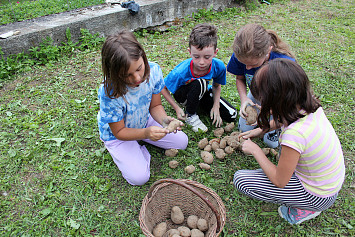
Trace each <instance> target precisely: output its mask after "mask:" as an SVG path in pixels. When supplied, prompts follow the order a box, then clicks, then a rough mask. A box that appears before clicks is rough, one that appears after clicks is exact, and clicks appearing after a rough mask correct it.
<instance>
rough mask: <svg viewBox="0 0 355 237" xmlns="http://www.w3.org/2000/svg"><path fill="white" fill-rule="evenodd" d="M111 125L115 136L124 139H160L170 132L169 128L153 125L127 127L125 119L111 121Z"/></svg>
mask: <svg viewBox="0 0 355 237" xmlns="http://www.w3.org/2000/svg"><path fill="white" fill-rule="evenodd" d="M109 126H110V129H111V131H112V133H113V134H114V135H115V137H116V138H117V139H119V140H122V141H134V140H143V139H150V140H152V141H158V140H160V139H162V138H163V137H164V136H165V135H166V134H167V133H168V132H169V131H168V130H167V129H165V128H161V127H157V126H151V127H147V128H127V127H126V126H125V124H124V121H123V119H122V120H121V121H119V122H115V123H109Z"/></svg>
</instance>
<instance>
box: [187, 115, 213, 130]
mask: <svg viewBox="0 0 355 237" xmlns="http://www.w3.org/2000/svg"><path fill="white" fill-rule="evenodd" d="M186 123H187V124H188V125H191V126H192V131H194V132H198V130H199V129H201V130H202V131H203V132H207V131H208V128H207V127H206V125H204V124H203V123H202V121H201V120H200V118H199V117H198V115H197V114H194V115H191V116H189V117H187V118H186Z"/></svg>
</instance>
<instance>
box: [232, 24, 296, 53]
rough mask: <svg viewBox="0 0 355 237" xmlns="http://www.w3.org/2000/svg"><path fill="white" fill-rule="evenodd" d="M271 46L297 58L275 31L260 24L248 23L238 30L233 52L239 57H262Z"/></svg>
mask: <svg viewBox="0 0 355 237" xmlns="http://www.w3.org/2000/svg"><path fill="white" fill-rule="evenodd" d="M270 46H273V48H272V51H274V52H277V53H281V54H284V55H287V56H289V57H292V58H295V57H294V55H293V53H292V52H291V51H290V49H289V46H288V45H287V44H286V43H285V42H284V41H282V40H281V38H280V37H279V36H278V35H277V34H276V32H275V31H272V30H266V29H265V28H264V27H263V26H261V25H258V24H247V25H245V26H243V27H241V28H240V29H239V30H238V32H237V34H236V35H235V37H234V42H233V52H234V54H235V56H236V57H237V58H261V57H264V56H266V54H267V53H268V51H269V48H270Z"/></svg>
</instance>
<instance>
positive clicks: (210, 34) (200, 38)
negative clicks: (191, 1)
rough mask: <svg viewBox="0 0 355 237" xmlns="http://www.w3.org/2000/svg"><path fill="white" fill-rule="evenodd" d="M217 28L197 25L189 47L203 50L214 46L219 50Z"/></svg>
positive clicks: (206, 24) (203, 24) (208, 25)
mask: <svg viewBox="0 0 355 237" xmlns="http://www.w3.org/2000/svg"><path fill="white" fill-rule="evenodd" d="M217 39H218V36H217V27H215V26H214V25H210V24H208V23H202V24H198V25H196V26H195V27H194V28H193V29H192V31H191V34H190V40H189V47H190V48H191V46H195V47H196V48H198V49H200V50H202V49H203V48H205V47H208V46H213V47H214V49H216V48H217Z"/></svg>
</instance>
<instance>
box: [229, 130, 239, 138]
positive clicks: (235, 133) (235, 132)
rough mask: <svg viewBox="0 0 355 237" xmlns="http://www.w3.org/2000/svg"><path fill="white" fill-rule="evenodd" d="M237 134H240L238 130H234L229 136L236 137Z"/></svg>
mask: <svg viewBox="0 0 355 237" xmlns="http://www.w3.org/2000/svg"><path fill="white" fill-rule="evenodd" d="M239 134H240V131H234V132H232V133H231V134H230V136H232V137H238V136H239Z"/></svg>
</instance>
